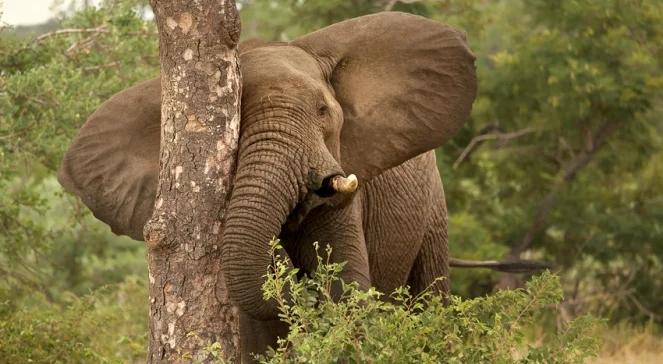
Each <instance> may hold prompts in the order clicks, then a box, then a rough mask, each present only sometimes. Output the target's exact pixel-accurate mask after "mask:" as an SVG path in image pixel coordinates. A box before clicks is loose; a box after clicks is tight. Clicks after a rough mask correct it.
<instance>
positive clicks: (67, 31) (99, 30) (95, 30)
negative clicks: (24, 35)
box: [34, 25, 108, 43]
mask: <svg viewBox="0 0 663 364" xmlns="http://www.w3.org/2000/svg"><path fill="white" fill-rule="evenodd" d="M73 33H108V29H107V27H106V26H105V25H102V26H99V27H96V28H66V29H60V30H54V31H52V32H48V33H44V34H42V35H40V36H38V37H37V38H35V40H34V41H35V43H41V42H43V41H44V40H46V39H48V38H51V37H56V36H60V35H64V34H73Z"/></svg>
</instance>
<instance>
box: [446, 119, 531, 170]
mask: <svg viewBox="0 0 663 364" xmlns="http://www.w3.org/2000/svg"><path fill="white" fill-rule="evenodd" d="M535 130H536V129H534V128H525V129H522V130H518V131H514V132H510V133H490V134H483V135H478V136H475V137H474V138H472V140H471V141H470V143H469V144H468V145H467V147H465V149H464V150H463V152H462V153H461V154H460V156H459V157H458V159H456V161H455V162H454V164H453V169H457V168H458V166H459V165H460V164H461V163H462V162H463V161H464V160H465V159H466V158H467V156H468V155H469V154H470V153H471V152H472V150H473V149H474V148H475V147H476V145H477V144H479V143H481V142H484V141H487V140H501V141H509V140H512V139H516V138H519V137H521V136H523V135H527V134H530V133H533V132H534V131H535Z"/></svg>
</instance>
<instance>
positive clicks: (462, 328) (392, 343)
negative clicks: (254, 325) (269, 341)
mask: <svg viewBox="0 0 663 364" xmlns="http://www.w3.org/2000/svg"><path fill="white" fill-rule="evenodd" d="M272 248H273V252H272V254H273V261H274V265H273V267H272V269H271V270H270V272H271V273H269V274H268V275H267V280H266V282H265V284H264V285H263V290H264V294H265V299H273V300H275V301H276V302H277V304H278V307H279V309H280V312H281V313H280V317H281V319H282V320H283V321H285V322H287V323H288V324H289V325H290V332H289V334H288V336H287V337H285V338H282V339H281V340H280V341H279V346H278V348H276V350H274V351H271V352H270V353H268V354H267V355H266V356H263V357H262V358H261V361H262V362H264V363H302V362H303V363H335V362H337V361H338V360H339V359H341V358H345V360H346V361H347V362H349V363H484V362H488V363H507V362H519V363H532V362H534V363H581V362H583V361H584V359H586V358H587V357H589V356H591V355H595V354H596V353H597V352H598V346H599V345H598V344H599V341H598V337H597V336H596V331H597V327H598V326H597V325H598V322H597V321H596V320H595V319H593V318H591V317H589V316H582V317H579V318H577V319H575V320H574V321H572V322H570V323H568V324H567V325H565V327H564V328H563V329H562V330H560V331H559V332H552V333H550V334H549V335H547V336H546V337H545V338H544V339H543V340H542V342H541V343H539V344H538V345H536V346H533V345H530V344H528V343H527V342H526V340H525V333H524V331H525V329H526V328H527V327H530V326H532V325H535V324H537V323H538V322H539V319H540V316H541V314H542V313H544V312H546V311H550V305H555V304H558V303H560V301H561V300H562V289H561V286H560V283H559V280H558V278H557V277H555V276H553V275H552V274H550V273H547V272H546V273H543V274H541V275H540V276H538V277H535V278H533V279H532V280H531V281H530V282H528V283H527V284H526V285H525V288H523V289H517V290H507V291H501V292H498V293H496V294H494V295H490V296H487V297H480V298H475V299H471V300H463V299H461V298H460V297H457V296H451V297H450V298H449V302H448V305H445V303H444V300H443V299H442V298H441V297H440V296H438V295H436V294H433V293H432V292H423V293H421V294H420V295H418V296H412V295H411V294H409V293H408V291H407V289H406V288H401V289H398V290H396V291H395V292H394V293H392V294H391V295H390V296H389V299H388V300H381V299H380V298H381V297H382V296H383V294H382V293H380V292H377V291H376V290H374V289H370V290H368V291H366V292H364V291H362V290H360V289H359V288H358V286H357V285H356V284H354V283H352V284H346V283H344V282H342V281H341V280H340V278H338V275H339V273H340V272H341V270H342V269H343V264H336V263H330V262H329V259H326V260H324V259H323V258H321V257H320V255H318V268H317V270H316V271H315V272H313V273H312V275H311V277H304V278H302V279H298V278H297V270H291V269H289V268H288V267H289V262H288V261H287V259H285V258H282V257H280V256H279V255H278V253H279V252H280V251H282V248H281V247H280V245H279V242H278V241H273V242H272ZM316 250H317V244H316ZM323 255H325V256H326V257H329V256H330V255H331V248H329V247H327V249H326V251H325V253H323ZM334 285H338V286H340V287H341V288H340V292H342V293H341V296H340V299H338V300H335V299H333V298H332V286H334Z"/></svg>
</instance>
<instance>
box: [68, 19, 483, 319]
mask: <svg viewBox="0 0 663 364" xmlns="http://www.w3.org/2000/svg"><path fill="white" fill-rule="evenodd" d="M240 64H241V72H242V75H243V76H242V77H243V94H242V102H241V104H242V110H241V115H242V120H241V131H240V142H239V154H238V164H237V174H236V178H235V183H234V188H233V191H232V196H231V199H230V201H229V205H228V209H227V211H226V215H225V218H226V220H225V227H224V232H223V242H222V264H223V269H224V272H225V274H226V277H227V287H228V290H229V297H230V298H231V300H232V301H233V302H234V303H235V304H237V305H238V306H239V307H240V308H241V309H242V310H243V311H245V312H246V313H248V314H249V315H250V316H251V317H253V318H254V319H257V320H270V319H274V318H276V313H277V311H276V308H275V305H274V303H273V302H267V301H264V300H263V298H262V292H261V285H262V283H263V278H262V277H263V275H264V274H265V269H266V267H267V266H268V265H269V264H270V262H271V260H270V255H269V246H268V242H269V241H270V239H271V238H272V237H273V236H279V237H280V238H281V240H282V241H283V244H284V247H285V249H286V251H287V253H288V255H289V257H290V259H291V261H292V263H293V265H294V266H296V267H298V268H300V269H301V270H302V271H303V272H309V271H311V270H313V269H314V268H315V264H316V259H314V258H315V252H314V250H313V246H312V242H314V241H319V242H320V243H321V244H330V245H331V246H332V249H333V251H332V257H331V258H332V261H346V262H347V264H346V266H345V270H344V272H343V274H342V278H344V279H345V280H346V281H354V282H357V283H358V284H359V286H360V287H362V288H368V287H369V286H374V287H377V288H378V289H379V290H381V291H384V292H388V291H392V290H393V289H394V288H396V287H399V286H402V285H405V284H408V285H410V287H411V289H412V290H413V291H414V292H415V293H416V292H419V291H421V290H423V289H425V288H426V287H428V286H429V285H431V283H432V282H434V280H435V278H437V277H440V276H447V275H448V264H449V256H448V249H447V211H446V206H445V197H444V191H443V188H442V183H441V179H440V175H439V173H438V170H437V167H436V161H435V154H434V152H433V151H432V150H433V149H434V148H436V147H438V146H440V145H442V144H443V143H444V142H446V141H447V140H449V139H450V138H451V137H452V136H453V135H454V134H455V133H456V131H457V130H458V129H459V128H460V127H461V126H462V125H463V123H464V122H465V120H466V119H467V117H468V115H469V113H470V109H471V107H472V103H473V100H474V97H475V93H476V79H475V67H474V56H473V55H472V52H471V51H470V50H469V48H468V46H467V44H466V42H465V37H464V36H463V34H462V33H460V32H459V31H457V30H455V29H453V28H451V27H449V26H446V25H443V24H440V23H438V22H435V21H432V20H428V19H425V18H422V17H419V16H414V15H409V14H404V13H397V12H386V13H379V14H374V15H369V16H363V17H359V18H355V19H351V20H347V21H343V22H341V23H337V24H335V25H331V26H329V27H326V28H324V29H322V30H319V31H316V32H313V33H311V34H308V35H306V36H304V37H302V38H299V39H297V40H295V41H293V42H290V43H279V44H265V45H258V46H249V47H241V55H240ZM159 128H160V83H159V80H158V79H155V80H151V81H147V82H144V83H142V84H139V85H137V86H134V87H132V88H129V89H127V90H125V91H122V92H120V93H118V94H116V95H115V96H113V97H112V98H111V99H110V100H108V101H107V102H106V103H104V104H103V105H102V106H100V107H99V109H98V110H97V111H96V112H95V113H94V114H93V115H92V116H91V117H90V118H89V119H88V121H87V122H86V124H85V125H84V126H83V127H82V129H81V130H80V132H79V134H78V136H77V137H76V139H75V141H74V142H73V144H72V146H71V147H70V149H69V151H68V152H67V154H66V156H65V157H64V160H63V162H62V166H61V169H60V173H59V180H60V182H61V183H62V185H63V186H64V187H65V188H66V189H67V190H69V191H72V192H74V193H75V194H77V195H79V196H80V197H81V198H82V200H83V201H84V203H85V204H86V205H87V206H88V207H89V208H90V209H91V210H92V212H93V213H94V214H95V216H96V217H97V218H99V219H100V220H102V221H104V222H105V223H107V224H108V225H110V227H111V228H112V230H113V231H114V232H115V233H117V234H125V235H129V236H131V237H132V238H134V239H137V240H143V225H144V223H145V222H146V220H147V219H148V218H149V217H150V215H151V212H152V208H153V205H154V198H155V191H156V186H157V176H158V153H159ZM351 174H353V175H354V176H356V180H355V179H354V177H353V176H351ZM357 182H358V188H357ZM435 289H437V290H440V291H442V292H446V291H447V290H448V283H447V281H446V280H444V281H438V282H437V283H436V286H435Z"/></svg>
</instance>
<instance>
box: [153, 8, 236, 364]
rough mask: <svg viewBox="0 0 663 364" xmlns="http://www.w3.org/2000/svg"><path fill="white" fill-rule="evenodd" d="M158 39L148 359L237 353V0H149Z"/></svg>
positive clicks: (175, 359) (172, 359)
mask: <svg viewBox="0 0 663 364" xmlns="http://www.w3.org/2000/svg"><path fill="white" fill-rule="evenodd" d="M150 3H151V5H152V8H153V9H154V14H155V17H156V22H157V26H158V29H159V39H160V60H161V87H162V90H161V95H162V96H161V105H162V106H161V110H162V111H161V152H160V172H159V186H158V190H157V197H156V204H155V207H154V213H153V215H152V218H151V219H150V220H149V221H148V223H147V224H146V226H145V241H146V242H147V246H148V266H149V280H150V339H149V354H148V362H151V363H153V362H180V361H190V360H196V361H204V362H206V361H209V360H210V359H211V355H210V353H209V350H206V348H208V347H209V346H210V345H211V344H213V343H217V342H218V343H220V344H221V346H222V350H223V352H224V355H225V357H226V358H227V359H235V360H237V359H238V358H239V349H238V346H239V314H238V311H237V310H236V309H234V308H233V307H232V306H231V304H230V303H229V301H228V297H227V295H225V294H224V292H226V289H225V286H224V284H225V283H224V278H223V272H222V271H221V264H220V241H219V239H220V236H221V231H222V219H223V211H224V208H225V205H226V201H227V199H228V195H229V191H230V187H231V181H232V178H233V174H234V167H235V154H236V150H237V142H238V136H239V121H240V116H239V112H240V109H239V108H240V93H241V76H240V72H239V66H238V55H237V43H238V40H239V35H240V21H239V16H238V13H237V9H236V7H235V2H234V1H233V0H199V1H195V2H192V1H185V0H151V1H150Z"/></svg>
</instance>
